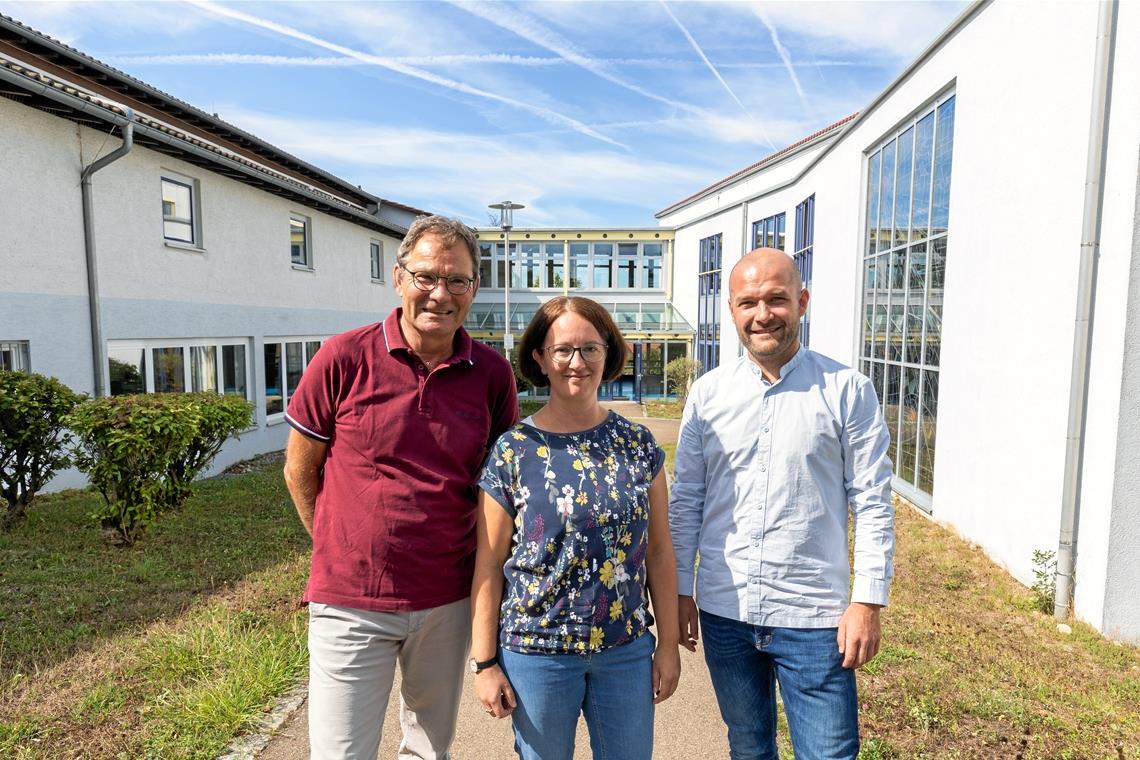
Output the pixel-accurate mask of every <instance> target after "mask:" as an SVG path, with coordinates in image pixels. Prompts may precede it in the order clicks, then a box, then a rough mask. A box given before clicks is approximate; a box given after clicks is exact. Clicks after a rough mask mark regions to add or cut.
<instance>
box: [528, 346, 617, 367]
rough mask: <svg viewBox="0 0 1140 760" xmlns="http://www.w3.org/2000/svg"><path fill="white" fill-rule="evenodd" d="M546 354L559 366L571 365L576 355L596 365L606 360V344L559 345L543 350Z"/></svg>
mask: <svg viewBox="0 0 1140 760" xmlns="http://www.w3.org/2000/svg"><path fill="white" fill-rule="evenodd" d="M541 350H542V352H543V353H544V354H546V355H547V356H549V357H550V358H551V360H553V361H554V362H556V363H558V364H569V363H570V362H571V361H573V360H574V354H575V353H578V354H581V355H582V360H583V361H586V362H589V363H590V364H594V363H596V362H600V361H601V360H602V359H605V358H606V344H605V343H583V344H582V345H580V346H571V345H567V344H565V343H558V344H555V345H553V346H547V347H546V348H543V349H541Z"/></svg>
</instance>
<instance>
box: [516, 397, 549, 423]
mask: <svg viewBox="0 0 1140 760" xmlns="http://www.w3.org/2000/svg"><path fill="white" fill-rule="evenodd" d="M544 406H546V399H542V400H535V399H519V419H520V420H521V419H526V418H527V417H529V416H531V415H532V414H534V413H535V412H537V411H538V410H539V409H541V408H542V407H544Z"/></svg>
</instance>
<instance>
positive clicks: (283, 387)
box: [265, 337, 325, 416]
mask: <svg viewBox="0 0 1140 760" xmlns="http://www.w3.org/2000/svg"><path fill="white" fill-rule="evenodd" d="M324 340H325V339H324V338H316V337H314V338H267V339H266V340H265V413H266V415H269V416H273V415H279V414H283V413H284V412H285V407H286V406H288V404H289V399H291V398H293V392H294V391H295V390H297V383H299V382H300V381H301V376H302V375H303V374H304V373H305V368H306V367H308V366H309V362H311V361H312V360H313V357H314V356H316V354H317V350H318V349H319V348H320V347H321V343H322V342H323V341H324Z"/></svg>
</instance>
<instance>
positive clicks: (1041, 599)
mask: <svg viewBox="0 0 1140 760" xmlns="http://www.w3.org/2000/svg"><path fill="white" fill-rule="evenodd" d="M1033 578H1034V580H1033V586H1032V588H1031V590H1032V592H1033V609H1035V610H1037V611H1038V612H1044V613H1045V614H1049V613H1050V612H1052V611H1053V603H1054V600H1055V599H1056V596H1057V553H1056V552H1052V551H1049V550H1047V549H1035V550H1034V551H1033Z"/></svg>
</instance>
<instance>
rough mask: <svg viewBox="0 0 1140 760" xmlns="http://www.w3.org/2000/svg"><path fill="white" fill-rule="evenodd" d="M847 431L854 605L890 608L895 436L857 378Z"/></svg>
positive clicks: (876, 402)
mask: <svg viewBox="0 0 1140 760" xmlns="http://www.w3.org/2000/svg"><path fill="white" fill-rule="evenodd" d="M848 403H849V407H848V410H847V419H846V422H845V424H844V426H843V439H842V445H843V462H844V473H843V482H844V487H845V488H846V491H847V500H848V503H849V504H850V505H851V511H852V513H853V514H854V516H855V551H854V567H853V569H854V575H855V578H854V583H853V585H852V588H851V601H852V602H862V603H866V604H880V605H883V606H886V604H887V597H888V594H889V591H890V583H891V577H892V576H893V575H894V553H895V531H894V506H893V504H892V502H891V473H892V470H891V459H890V456H889V451H890V444H891V436H890V433H889V431H888V430H887V425H886V422H885V421H884V420H883V414H882V411H881V410H880V409H879V400H878V398H877V397H876V396H875V390H874V388H873V387H872V386H871V383H870V381H868V380H867V379H866V378H864V377H862V376H857V377H856V379H855V380H854V381H853V382H852V385H851V386H850V388H849V393H848Z"/></svg>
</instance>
